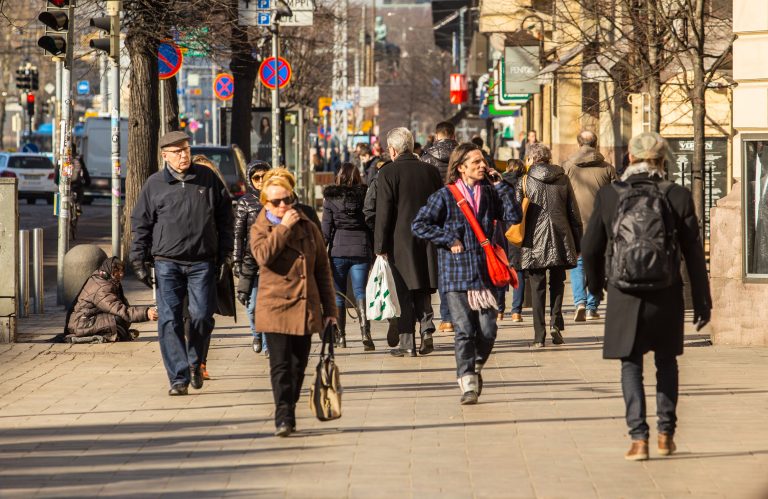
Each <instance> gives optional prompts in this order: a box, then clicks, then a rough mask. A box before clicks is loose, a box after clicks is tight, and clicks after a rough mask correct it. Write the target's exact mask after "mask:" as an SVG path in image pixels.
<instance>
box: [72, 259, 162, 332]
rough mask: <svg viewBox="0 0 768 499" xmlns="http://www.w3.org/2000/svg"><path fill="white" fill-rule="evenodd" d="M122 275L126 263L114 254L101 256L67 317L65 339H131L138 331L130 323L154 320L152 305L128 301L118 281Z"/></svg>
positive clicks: (155, 312) (155, 314)
mask: <svg viewBox="0 0 768 499" xmlns="http://www.w3.org/2000/svg"><path fill="white" fill-rule="evenodd" d="M124 275H125V266H124V265H123V262H122V261H120V260H119V259H118V258H115V257H111V258H107V259H106V260H104V262H102V264H101V266H100V267H99V269H98V270H96V271H95V272H94V273H93V274H91V276H90V277H89V278H88V280H87V281H86V282H85V284H84V285H83V288H82V289H81V290H80V293H79V294H78V295H77V301H76V302H75V306H74V308H73V309H72V312H71V313H70V314H69V316H68V317H67V321H66V334H65V335H64V336H63V339H64V341H66V342H68V343H101V342H105V341H131V340H133V339H135V338H136V336H138V331H136V330H135V329H130V327H131V324H132V323H134V322H145V321H149V320H152V321H156V320H157V309H156V308H155V307H154V306H149V305H140V306H132V305H130V304H129V303H128V300H127V299H126V298H125V294H124V293H123V285H122V284H121V283H120V281H122V280H123V276H124Z"/></svg>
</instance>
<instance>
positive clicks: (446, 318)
mask: <svg viewBox="0 0 768 499" xmlns="http://www.w3.org/2000/svg"><path fill="white" fill-rule="evenodd" d="M437 294H438V295H440V321H441V322H451V310H450V309H449V308H448V298H446V297H445V293H443V290H442V289H438V290H437Z"/></svg>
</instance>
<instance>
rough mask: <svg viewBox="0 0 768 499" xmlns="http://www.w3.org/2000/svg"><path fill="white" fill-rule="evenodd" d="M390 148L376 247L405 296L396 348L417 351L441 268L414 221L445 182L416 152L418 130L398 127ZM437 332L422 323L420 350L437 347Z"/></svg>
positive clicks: (380, 190)
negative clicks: (434, 339) (418, 332)
mask: <svg viewBox="0 0 768 499" xmlns="http://www.w3.org/2000/svg"><path fill="white" fill-rule="evenodd" d="M387 150H388V152H389V155H390V157H391V158H392V163H389V164H387V165H385V166H383V167H382V168H381V170H379V175H378V180H377V197H376V225H375V228H374V242H373V247H374V251H375V253H376V254H377V255H386V257H387V260H388V261H389V264H390V266H391V267H392V273H393V276H394V278H395V285H396V288H397V298H398V300H399V302H400V309H401V315H400V319H399V320H398V328H397V332H398V334H399V335H400V338H399V340H400V345H399V348H396V349H394V350H392V352H391V353H392V355H394V356H396V357H402V356H405V355H408V356H414V357H415V356H416V349H415V343H416V340H415V333H416V328H415V326H416V321H419V322H421V323H422V326H424V325H425V323H427V322H429V323H431V317H428V315H430V314H431V311H432V306H431V303H430V300H431V294H432V293H433V292H434V290H435V288H437V268H436V258H435V255H434V251H435V250H434V248H433V247H432V246H431V245H430V244H429V243H427V242H426V241H423V240H420V239H418V238H416V237H415V236H414V235H413V233H412V232H411V223H412V222H413V219H414V217H415V216H416V213H417V212H418V211H419V208H421V207H422V206H424V205H425V204H426V203H427V199H428V198H429V196H430V195H431V194H432V193H433V192H435V191H437V190H438V189H440V187H442V185H443V183H442V181H441V179H440V173H439V172H438V171H437V169H436V168H435V167H433V166H431V165H428V164H426V163H423V162H421V161H419V159H418V158H417V157H416V156H415V155H414V154H413V135H412V134H411V132H410V131H409V130H408V129H407V128H402V127H401V128H395V129H393V130H391V131H390V132H389V133H388V134H387ZM433 332H434V324H431V325H427V326H426V327H422V328H421V347H420V349H419V353H421V354H427V353H429V352H431V351H432V348H433V346H432V333H433ZM388 339H390V338H388Z"/></svg>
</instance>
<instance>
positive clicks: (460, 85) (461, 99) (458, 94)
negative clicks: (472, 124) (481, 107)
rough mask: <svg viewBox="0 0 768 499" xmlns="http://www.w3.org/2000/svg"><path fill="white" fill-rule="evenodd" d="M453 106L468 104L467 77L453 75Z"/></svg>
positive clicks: (457, 74)
mask: <svg viewBox="0 0 768 499" xmlns="http://www.w3.org/2000/svg"><path fill="white" fill-rule="evenodd" d="M450 89H451V104H463V103H465V102H467V75H465V74H459V73H453V74H451V86H450Z"/></svg>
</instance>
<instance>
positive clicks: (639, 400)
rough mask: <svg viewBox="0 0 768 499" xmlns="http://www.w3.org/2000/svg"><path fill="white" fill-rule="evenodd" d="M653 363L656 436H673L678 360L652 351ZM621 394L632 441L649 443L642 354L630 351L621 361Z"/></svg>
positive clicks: (675, 415)
mask: <svg viewBox="0 0 768 499" xmlns="http://www.w3.org/2000/svg"><path fill="white" fill-rule="evenodd" d="M654 361H655V362H656V416H657V418H658V420H657V428H658V431H659V433H669V434H670V435H674V433H675V427H676V425H677V412H676V410H677V393H678V371H677V357H676V356H675V355H672V354H670V355H664V354H659V353H658V352H654ZM621 391H622V393H623V394H624V405H625V407H626V420H627V426H628V427H629V435H630V436H631V437H632V440H648V423H646V421H645V415H646V412H645V389H644V388H643V354H642V353H640V352H632V354H631V355H630V356H629V357H624V358H623V359H621Z"/></svg>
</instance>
